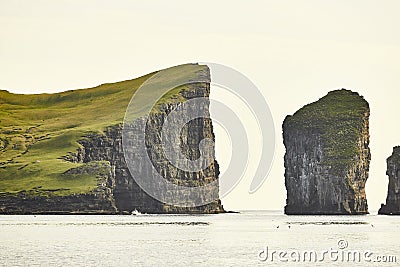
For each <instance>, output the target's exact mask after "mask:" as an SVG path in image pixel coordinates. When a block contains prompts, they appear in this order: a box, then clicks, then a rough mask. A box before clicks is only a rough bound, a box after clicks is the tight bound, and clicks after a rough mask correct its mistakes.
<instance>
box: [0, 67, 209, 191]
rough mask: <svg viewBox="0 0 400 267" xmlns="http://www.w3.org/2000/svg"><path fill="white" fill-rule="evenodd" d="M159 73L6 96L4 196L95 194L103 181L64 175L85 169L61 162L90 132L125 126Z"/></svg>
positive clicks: (185, 71) (0, 136) (2, 95)
mask: <svg viewBox="0 0 400 267" xmlns="http://www.w3.org/2000/svg"><path fill="white" fill-rule="evenodd" d="M206 68H207V67H206V66H200V65H195V64H187V65H181V66H177V67H174V68H171V71H170V74H171V76H174V75H177V76H179V75H191V76H193V77H194V76H196V75H198V74H199V73H202V72H204V70H205V69H206ZM153 74H154V73H152V74H148V75H146V76H143V77H140V78H137V79H134V80H128V81H123V82H117V83H109V84H103V85H100V86H97V87H94V88H89V89H79V90H71V91H66V92H62V93H56V94H33V95H20V94H12V93H9V92H7V91H0V194H4V193H11V194H14V193H19V192H24V193H26V194H32V195H69V194H81V193H90V192H92V191H93V190H94V189H95V188H96V186H97V178H96V177H95V176H91V175H88V174H82V175H75V176H73V177H70V176H67V175H63V174H64V173H65V172H66V171H67V170H69V169H71V168H76V167H79V166H81V165H82V164H80V163H72V162H68V161H65V160H63V159H61V158H62V157H63V156H65V155H67V154H68V153H69V152H75V151H76V150H77V148H78V147H79V144H78V140H80V139H82V138H83V136H84V135H85V134H86V133H88V132H93V131H96V132H101V131H102V130H104V129H105V127H107V126H112V125H116V124H120V123H122V122H123V118H124V115H125V110H126V108H127V106H128V104H129V101H130V99H131V97H132V96H133V94H134V92H135V91H136V90H137V88H139V87H140V85H141V84H142V83H143V82H145V81H146V80H147V79H148V78H150V77H151V76H152V75H153ZM165 82H168V81H165ZM184 88H185V86H181V87H178V88H176V89H174V90H173V91H172V92H170V93H168V94H167V95H165V96H164V97H163V98H162V99H160V101H159V103H161V102H165V101H170V100H171V99H173V98H174V99H177V98H178V97H179V96H178V93H179V92H180V91H181V90H184ZM147 93H148V97H150V98H151V97H152V92H146V94H147ZM138 110H140V107H138ZM138 114H139V113H138Z"/></svg>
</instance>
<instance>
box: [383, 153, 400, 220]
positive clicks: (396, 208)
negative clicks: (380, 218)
mask: <svg viewBox="0 0 400 267" xmlns="http://www.w3.org/2000/svg"><path fill="white" fill-rule="evenodd" d="M386 174H387V175H388V176H389V186H388V194H387V198H386V205H384V204H382V206H381V208H380V209H379V212H378V213H379V214H386V215H400V146H397V147H395V148H393V154H392V155H391V156H390V157H389V158H388V159H387V172H386Z"/></svg>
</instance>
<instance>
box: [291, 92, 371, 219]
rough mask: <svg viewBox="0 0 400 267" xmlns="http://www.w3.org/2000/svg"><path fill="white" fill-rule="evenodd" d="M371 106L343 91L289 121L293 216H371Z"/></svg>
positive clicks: (304, 108)
mask: <svg viewBox="0 0 400 267" xmlns="http://www.w3.org/2000/svg"><path fill="white" fill-rule="evenodd" d="M369 115H370V109H369V104H368V102H367V101H366V100H365V99H364V98H363V97H362V96H360V95H359V94H358V93H355V92H352V91H349V90H345V89H342V90H337V91H332V92H330V93H328V95H326V96H325V97H323V98H321V99H320V100H318V101H317V102H315V103H312V104H309V105H306V106H305V107H303V108H301V109H300V110H298V111H297V112H296V113H295V114H294V115H293V116H287V117H286V119H285V121H284V123H283V138H284V144H285V147H286V154H285V185H286V190H287V200H286V207H285V214H288V215H295V214H298V215H312V214H321V215H325V214H326V215H335V214H337V215H340V214H343V215H346V214H367V213H368V205H367V199H366V194H365V183H366V181H367V179H368V174H369V164H370V160H371V154H370V149H369Z"/></svg>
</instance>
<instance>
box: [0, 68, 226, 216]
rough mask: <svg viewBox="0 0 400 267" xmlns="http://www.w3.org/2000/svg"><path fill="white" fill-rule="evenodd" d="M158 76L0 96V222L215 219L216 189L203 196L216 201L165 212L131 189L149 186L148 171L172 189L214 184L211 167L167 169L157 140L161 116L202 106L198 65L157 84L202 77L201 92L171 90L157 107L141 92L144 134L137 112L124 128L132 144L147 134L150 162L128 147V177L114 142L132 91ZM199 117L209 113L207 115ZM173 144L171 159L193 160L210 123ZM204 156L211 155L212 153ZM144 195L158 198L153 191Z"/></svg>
mask: <svg viewBox="0 0 400 267" xmlns="http://www.w3.org/2000/svg"><path fill="white" fill-rule="evenodd" d="M157 73H159V72H155V73H152V74H149V75H146V76H143V77H141V78H137V79H133V80H127V81H123V82H117V83H109V84H103V85H100V86H97V87H95V88H90V89H81V90H71V91H66V92H62V93H56V94H35V95H17V94H12V93H9V92H7V91H4V90H3V91H0V214H49V213H52V214H118V213H131V212H132V211H134V210H135V209H137V210H139V211H140V212H144V213H219V212H224V209H223V207H222V205H221V202H220V201H219V199H218V186H214V187H212V188H211V187H209V188H210V191H212V192H206V193H210V194H213V196H215V193H216V194H217V195H216V196H217V197H216V198H213V200H214V199H215V201H214V202H211V203H209V202H207V203H208V204H204V205H202V206H199V207H198V206H183V205H182V206H172V205H168V204H165V203H162V202H160V201H158V200H156V199H154V198H153V197H151V196H150V195H148V194H147V193H146V192H147V191H146V192H145V191H144V190H142V188H141V187H140V186H138V184H137V183H136V180H135V179H134V177H135V176H134V175H142V176H141V177H144V179H147V178H151V177H153V176H154V175H155V172H156V171H157V172H158V173H159V174H160V175H163V177H164V178H165V179H167V180H168V181H169V182H171V183H173V184H177V185H184V186H192V187H198V186H203V185H205V184H208V183H211V182H215V181H217V180H218V175H219V167H218V163H217V161H215V160H214V158H215V157H213V158H212V159H210V162H211V164H210V165H209V166H208V167H207V168H206V169H204V170H201V171H197V172H187V171H182V170H178V169H177V168H176V167H175V166H173V165H172V163H170V162H169V160H168V158H166V156H165V155H164V153H163V149H162V147H161V146H160V142H161V141H160V136H161V132H160V131H161V129H162V125H163V123H164V120H165V118H166V117H167V116H168V114H169V113H170V112H171V111H172V110H174V109H175V108H176V107H178V106H180V105H181V104H182V103H183V102H185V101H186V100H189V99H192V98H196V97H203V98H208V96H209V94H210V70H209V68H208V67H207V66H205V65H198V64H186V65H181V66H177V67H173V68H170V69H168V71H167V73H168V74H169V75H166V76H163V78H164V79H165V80H160V79H161V78H159V79H158V82H159V83H160V84H162V85H164V84H170V83H171V81H174V80H173V79H174V78H175V77H186V78H188V79H191V80H198V78H199V77H202V79H201V81H202V82H197V83H190V84H183V85H179V86H178V87H176V88H173V89H172V90H171V91H169V92H168V93H166V94H165V95H163V96H162V97H161V98H157V97H155V96H154V94H155V92H154V91H152V90H146V91H145V92H142V96H144V97H146V98H147V99H155V101H156V100H157V99H158V101H157V103H156V104H155V105H154V108H153V109H152V111H151V113H150V115H149V120H148V121H147V125H145V126H143V124H142V121H144V119H143V116H142V114H141V112H142V110H143V108H144V107H143V106H141V105H140V104H139V105H136V106H134V107H133V109H132V110H131V112H133V113H134V114H140V115H138V118H137V121H133V122H132V124H131V125H129V126H130V127H132V131H133V134H136V135H135V136H139V134H140V133H141V132H143V127H147V128H146V149H147V152H148V153H149V154H151V159H152V160H153V161H152V162H150V164H148V163H146V162H144V161H142V160H141V159H142V158H143V157H144V156H145V155H142V154H140V155H139V154H138V153H139V152H137V153H136V151H139V149H138V147H135V146H131V147H130V148H129V149H130V150H132V151H133V152H134V153H136V154H138V155H136V154H135V157H133V159H131V160H132V161H133V164H134V165H135V167H134V168H133V169H132V170H133V172H131V171H130V170H131V169H130V168H128V167H127V161H126V159H125V157H124V147H123V142H122V140H123V122H124V116H125V112H126V109H127V107H128V105H129V103H130V100H131V98H132V96H133V95H134V93H135V92H136V91H137V89H138V88H139V87H140V86H141V85H142V84H143V83H144V82H145V81H147V80H148V79H149V78H150V77H153V75H156V74H157ZM205 103H206V102H205ZM143 105H144V104H143ZM199 108H201V109H204V110H205V112H208V110H209V105H208V103H206V104H204V105H203V106H201V107H199ZM136 122H137V123H136ZM141 127H142V128H141ZM166 134H167V135H168V132H167V133H166ZM180 134H181V139H180V142H178V143H176V144H174V145H175V146H177V147H176V149H177V150H178V149H179V151H181V152H182V155H185V156H187V157H189V156H190V157H192V158H194V159H196V157H199V153H200V152H199V143H200V142H201V141H202V140H203V139H204V138H206V137H207V138H210V139H213V140H214V133H213V125H212V121H211V119H208V118H207V117H205V118H198V119H196V120H193V121H190V122H189V123H187V124H186V125H185V126H184V128H182V130H181V132H180ZM205 149H208V151H210V153H208V154H209V155H212V154H214V146H210V147H206V148H205ZM208 154H207V155H208ZM153 167H154V168H153ZM213 184H215V183H213ZM216 184H218V183H216ZM152 186H154V188H156V189H157V188H158V186H159V185H158V184H153V183H152ZM207 188H208V187H207ZM184 197H185V199H189V200H190V199H191V198H195V199H197V198H201V197H203V196H202V195H195V196H192V195H185V196H184ZM169 203H170V202H169Z"/></svg>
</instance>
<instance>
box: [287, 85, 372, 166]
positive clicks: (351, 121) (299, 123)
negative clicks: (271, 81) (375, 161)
mask: <svg viewBox="0 0 400 267" xmlns="http://www.w3.org/2000/svg"><path fill="white" fill-rule="evenodd" d="M369 113H370V109H369V104H368V102H367V101H366V100H365V99H364V98H363V97H362V96H360V95H359V94H358V93H356V92H352V91H349V90H346V89H341V90H336V91H332V92H329V93H328V94H327V95H326V96H324V97H323V98H321V99H319V100H318V101H316V102H314V103H311V104H309V105H306V106H304V107H303V108H301V109H300V110H298V111H297V112H296V113H295V114H294V115H293V116H287V117H286V119H285V121H284V123H283V128H284V132H285V133H287V132H292V131H297V132H299V133H300V132H303V133H304V134H305V135H307V136H310V137H311V135H319V136H320V138H321V141H322V144H323V149H324V159H323V163H324V164H326V165H330V166H332V167H335V169H337V168H336V167H339V168H340V169H341V170H344V169H345V168H346V167H347V166H348V165H349V164H351V163H352V161H353V160H354V158H356V157H357V156H358V153H359V152H358V141H359V140H360V136H361V135H362V134H365V133H364V132H363V131H364V130H365V129H364V128H365V126H366V125H367V127H368V118H369ZM367 134H368V132H367ZM367 139H369V138H367ZM366 145H368V144H366Z"/></svg>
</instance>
